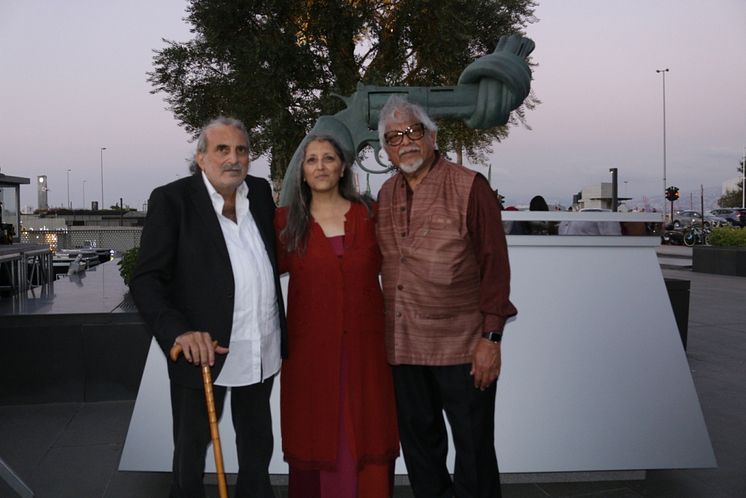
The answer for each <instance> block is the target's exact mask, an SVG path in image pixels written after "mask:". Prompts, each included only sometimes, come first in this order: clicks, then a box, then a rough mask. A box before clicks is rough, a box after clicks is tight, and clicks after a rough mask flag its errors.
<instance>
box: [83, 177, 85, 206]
mask: <svg viewBox="0 0 746 498" xmlns="http://www.w3.org/2000/svg"><path fill="white" fill-rule="evenodd" d="M83 209H85V180H83Z"/></svg>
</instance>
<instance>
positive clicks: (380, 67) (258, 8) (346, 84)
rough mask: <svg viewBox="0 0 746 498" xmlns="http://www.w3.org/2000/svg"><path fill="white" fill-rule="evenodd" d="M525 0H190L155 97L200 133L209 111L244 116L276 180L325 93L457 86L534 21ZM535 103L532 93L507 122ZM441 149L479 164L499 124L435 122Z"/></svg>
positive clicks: (324, 103) (155, 80) (157, 62)
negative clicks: (186, 31)
mask: <svg viewBox="0 0 746 498" xmlns="http://www.w3.org/2000/svg"><path fill="white" fill-rule="evenodd" d="M534 7H535V5H534V2H533V0H439V1H438V0H422V1H406V0H367V1H366V0H305V1H301V0H245V1H243V0H242V1H235V0H191V1H190V4H189V7H188V8H187V16H186V18H185V20H186V21H187V22H188V23H189V24H190V25H191V26H192V32H193V33H194V38H193V39H192V40H189V41H186V42H176V41H169V40H164V42H165V43H166V47H165V48H163V49H162V50H157V51H155V55H154V57H153V71H152V72H150V73H148V81H149V82H150V83H151V84H152V87H153V90H152V92H153V93H159V92H163V93H164V94H165V100H166V102H167V104H168V106H169V109H170V110H171V111H172V112H173V113H174V115H175V116H176V118H177V120H178V121H179V122H180V124H181V125H183V126H184V127H185V128H186V129H187V131H189V132H190V133H192V134H196V133H197V132H198V131H199V128H200V127H201V126H202V125H203V124H204V123H205V122H206V121H207V120H209V119H210V118H212V117H214V116H216V115H218V114H228V115H233V116H236V117H238V118H240V119H241V120H243V121H244V123H246V126H247V127H248V128H249V130H250V135H251V138H252V144H251V146H252V153H253V155H254V156H259V155H266V156H267V157H268V158H269V160H270V170H271V175H272V178H273V179H275V180H278V179H281V178H282V176H283V175H284V172H285V169H286V167H287V165H288V162H289V161H290V158H291V157H292V154H293V152H294V151H295V148H296V147H297V145H298V143H300V141H301V140H302V139H303V137H304V136H305V134H306V133H307V131H308V130H310V128H311V127H312V126H313V124H314V123H315V121H316V119H317V118H318V116H320V115H322V114H334V113H336V112H337V111H340V110H341V109H343V108H344V105H343V103H342V102H341V101H340V100H339V99H336V98H334V97H333V95H332V94H333V93H337V94H340V95H350V94H352V93H353V92H354V91H355V87H356V85H357V83H358V81H361V82H363V83H365V84H370V85H427V86H435V85H437V86H443V85H455V84H456V82H457V80H458V77H459V75H460V74H461V71H462V70H463V69H464V68H465V67H466V66H467V65H468V64H469V63H470V62H471V61H473V60H474V59H476V58H478V57H479V56H481V55H484V54H486V53H489V52H491V51H492V50H494V48H495V45H496V42H497V39H498V38H499V37H500V36H501V35H504V34H510V33H515V32H519V33H520V32H522V30H523V28H525V26H526V25H527V24H529V23H531V22H534V20H535V19H534V17H533V10H534ZM537 102H538V101H537V100H536V99H535V98H534V97H533V96H531V97H529V99H527V103H526V104H525V105H524V106H523V107H522V108H520V109H519V110H518V111H516V112H515V113H514V114H513V116H512V119H511V123H512V124H515V123H517V122H518V121H523V117H524V112H525V110H526V109H530V108H531V107H532V106H533V105H535V104H536V103H537ZM440 125H441V127H442V128H441V132H440V133H439V137H438V141H439V144H440V147H441V149H444V150H459V151H460V150H462V149H463V150H465V151H466V153H467V156H468V157H470V158H471V159H472V160H477V161H478V160H480V158H483V154H484V153H485V152H488V151H489V145H490V144H491V143H492V142H493V141H494V140H500V139H502V138H504V137H505V136H506V135H507V128H506V127H503V128H497V129H491V130H481V131H474V130H470V129H468V128H466V127H465V126H464V125H463V124H462V123H440Z"/></svg>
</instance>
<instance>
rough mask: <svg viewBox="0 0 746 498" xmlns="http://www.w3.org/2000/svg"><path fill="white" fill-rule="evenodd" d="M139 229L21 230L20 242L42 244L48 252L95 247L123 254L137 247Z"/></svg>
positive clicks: (71, 228)
mask: <svg viewBox="0 0 746 498" xmlns="http://www.w3.org/2000/svg"><path fill="white" fill-rule="evenodd" d="M141 233H142V228H141V227H112V228H108V227H96V228H90V227H68V228H66V229H57V230H23V231H22V232H21V242H27V243H31V244H44V245H47V246H48V247H49V248H50V250H52V251H56V250H58V249H76V248H79V247H89V246H90V247H97V248H99V249H111V250H113V251H115V252H118V253H123V252H125V251H128V250H129V249H132V248H133V247H139V245H140V234H141Z"/></svg>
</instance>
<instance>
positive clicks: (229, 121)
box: [189, 116, 251, 174]
mask: <svg viewBox="0 0 746 498" xmlns="http://www.w3.org/2000/svg"><path fill="white" fill-rule="evenodd" d="M218 126H232V127H234V128H235V129H237V130H238V131H239V132H240V133H241V135H243V138H244V140H246V145H247V146H248V147H249V148H251V144H250V142H249V132H248V131H246V126H245V125H244V124H243V122H242V121H241V120H239V119H236V118H232V117H229V116H218V117H216V118H213V119H211V120H210V121H208V122H207V124H205V125H204V126H203V127H202V129H201V130H200V132H199V136H198V137H197V148H196V150H195V151H194V157H193V158H192V161H191V162H190V163H189V172H190V173H191V174H195V173H198V172H199V171H200V168H199V165H198V164H197V154H201V153H205V152H207V132H208V131H210V130H212V129H213V128H217V127H218Z"/></svg>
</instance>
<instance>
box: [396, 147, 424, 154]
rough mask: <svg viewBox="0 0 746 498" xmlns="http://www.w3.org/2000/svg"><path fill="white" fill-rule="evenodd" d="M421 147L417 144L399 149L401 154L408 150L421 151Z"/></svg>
mask: <svg viewBox="0 0 746 498" xmlns="http://www.w3.org/2000/svg"><path fill="white" fill-rule="evenodd" d="M419 151H420V148H419V147H417V146H416V145H407V146H406V147H402V148H401V149H399V155H402V154H406V153H407V152H419Z"/></svg>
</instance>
